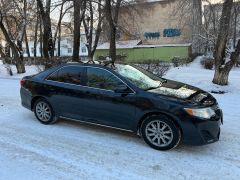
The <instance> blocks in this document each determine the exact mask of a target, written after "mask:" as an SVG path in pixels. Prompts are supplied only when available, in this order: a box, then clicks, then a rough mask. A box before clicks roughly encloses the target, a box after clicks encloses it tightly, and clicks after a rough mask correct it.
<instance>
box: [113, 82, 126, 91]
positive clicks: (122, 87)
mask: <svg viewBox="0 0 240 180" xmlns="http://www.w3.org/2000/svg"><path fill="white" fill-rule="evenodd" d="M114 92H115V93H129V89H128V87H127V86H126V85H125V84H122V85H118V86H117V87H116V88H115V90H114Z"/></svg>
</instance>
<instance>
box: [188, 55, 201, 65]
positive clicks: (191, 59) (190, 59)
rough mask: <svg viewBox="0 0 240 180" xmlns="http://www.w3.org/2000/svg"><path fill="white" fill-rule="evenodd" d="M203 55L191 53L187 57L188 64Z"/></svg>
mask: <svg viewBox="0 0 240 180" xmlns="http://www.w3.org/2000/svg"><path fill="white" fill-rule="evenodd" d="M202 55H203V54H201V53H192V54H191V55H190V57H189V63H191V62H193V61H194V59H196V58H197V57H198V56H202Z"/></svg>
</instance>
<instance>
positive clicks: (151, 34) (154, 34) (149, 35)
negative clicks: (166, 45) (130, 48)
mask: <svg viewBox="0 0 240 180" xmlns="http://www.w3.org/2000/svg"><path fill="white" fill-rule="evenodd" d="M144 37H145V38H146V39H159V38H160V32H145V33H144Z"/></svg>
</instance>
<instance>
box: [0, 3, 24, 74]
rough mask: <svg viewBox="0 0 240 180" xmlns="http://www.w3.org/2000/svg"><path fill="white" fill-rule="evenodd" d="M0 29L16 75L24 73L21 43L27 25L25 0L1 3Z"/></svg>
mask: <svg viewBox="0 0 240 180" xmlns="http://www.w3.org/2000/svg"><path fill="white" fill-rule="evenodd" d="M0 5H1V9H0V29H1V31H2V33H3V35H4V37H5V40H6V41H7V43H8V44H9V46H10V48H11V49H12V53H13V56H14V59H15V62H16V68H17V72H18V73H25V66H24V62H23V48H22V42H23V39H24V32H25V29H26V24H27V17H26V5H27V2H26V0H23V1H17V0H16V1H15V0H13V1H10V2H8V3H6V2H3V1H1V4H0Z"/></svg>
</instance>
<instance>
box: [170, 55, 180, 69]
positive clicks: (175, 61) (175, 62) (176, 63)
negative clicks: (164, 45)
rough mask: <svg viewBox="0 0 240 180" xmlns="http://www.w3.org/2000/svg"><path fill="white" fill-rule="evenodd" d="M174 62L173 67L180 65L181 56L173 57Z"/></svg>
mask: <svg viewBox="0 0 240 180" xmlns="http://www.w3.org/2000/svg"><path fill="white" fill-rule="evenodd" d="M172 63H173V67H178V66H180V58H178V57H174V58H173V59H172Z"/></svg>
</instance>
